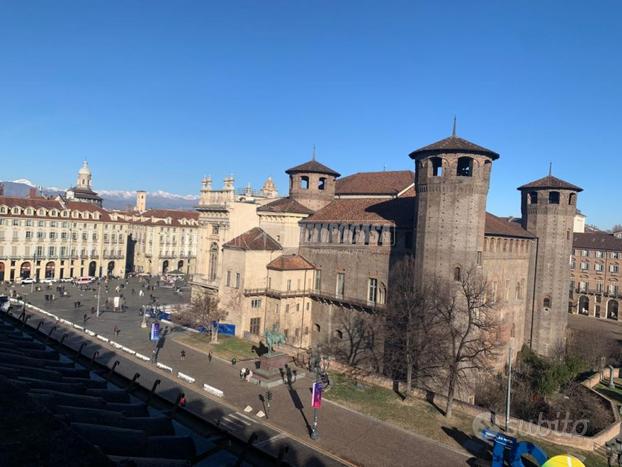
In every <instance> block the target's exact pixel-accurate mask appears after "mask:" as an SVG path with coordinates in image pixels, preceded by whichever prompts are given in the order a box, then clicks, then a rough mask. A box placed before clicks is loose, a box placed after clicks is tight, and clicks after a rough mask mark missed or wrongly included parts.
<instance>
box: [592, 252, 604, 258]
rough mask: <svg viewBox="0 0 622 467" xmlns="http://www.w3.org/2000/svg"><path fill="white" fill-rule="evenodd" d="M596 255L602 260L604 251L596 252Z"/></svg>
mask: <svg viewBox="0 0 622 467" xmlns="http://www.w3.org/2000/svg"><path fill="white" fill-rule="evenodd" d="M594 255H595V256H596V257H597V258H602V257H603V252H602V251H595V252H594Z"/></svg>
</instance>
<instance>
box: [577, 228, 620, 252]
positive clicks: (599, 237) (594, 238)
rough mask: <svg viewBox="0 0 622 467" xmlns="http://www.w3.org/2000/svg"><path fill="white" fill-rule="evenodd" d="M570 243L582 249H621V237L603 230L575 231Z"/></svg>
mask: <svg viewBox="0 0 622 467" xmlns="http://www.w3.org/2000/svg"><path fill="white" fill-rule="evenodd" d="M572 245H573V246H574V247H575V248H581V249H583V250H611V251H622V238H616V237H614V236H613V235H612V234H608V233H605V232H590V233H579V232H577V233H575V234H574V236H573V242H572Z"/></svg>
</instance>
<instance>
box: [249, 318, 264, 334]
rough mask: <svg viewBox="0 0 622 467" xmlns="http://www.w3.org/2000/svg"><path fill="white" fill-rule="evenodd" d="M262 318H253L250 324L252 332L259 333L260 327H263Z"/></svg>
mask: <svg viewBox="0 0 622 467" xmlns="http://www.w3.org/2000/svg"><path fill="white" fill-rule="evenodd" d="M260 323H261V318H251V323H250V326H249V330H250V333H251V334H255V335H256V336H258V335H259V329H260V327H261V325H260Z"/></svg>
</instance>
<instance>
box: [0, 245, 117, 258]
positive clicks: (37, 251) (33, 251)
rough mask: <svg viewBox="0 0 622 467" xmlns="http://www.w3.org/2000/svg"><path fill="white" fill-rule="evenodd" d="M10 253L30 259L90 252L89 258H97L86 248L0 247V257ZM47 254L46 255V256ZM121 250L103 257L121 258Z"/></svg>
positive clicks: (106, 251) (113, 251) (105, 252)
mask: <svg viewBox="0 0 622 467" xmlns="http://www.w3.org/2000/svg"><path fill="white" fill-rule="evenodd" d="M9 251H10V253H11V256H12V257H18V256H20V257H24V258H31V257H33V256H37V257H44V256H57V255H60V256H69V254H71V256H78V255H80V256H87V255H88V254H89V252H90V256H97V254H98V253H97V250H96V249H92V250H89V249H87V248H82V249H76V248H71V249H69V248H67V247H65V246H61V247H59V248H57V247H55V246H48V247H47V249H46V248H45V247H44V246H41V245H37V246H35V247H34V248H30V246H28V245H26V246H24V247H23V248H18V247H17V246H12V247H11V249H10V250H9V249H5V248H4V246H0V256H4V255H5V253H6V254H8V252H9ZM46 253H47V254H46ZM122 255H123V251H122V250H104V256H122Z"/></svg>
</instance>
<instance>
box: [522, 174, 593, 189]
mask: <svg viewBox="0 0 622 467" xmlns="http://www.w3.org/2000/svg"><path fill="white" fill-rule="evenodd" d="M533 188H535V189H546V188H552V189H559V190H573V191H577V192H580V191H583V188H579V187H578V186H576V185H573V184H572V183H568V182H566V181H564V180H562V179H560V178H557V177H553V176H552V175H547V176H546V177H542V178H539V179H538V180H534V181H533V182H529V183H527V184H525V185H522V186H519V187H518V188H517V190H528V189H533Z"/></svg>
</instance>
